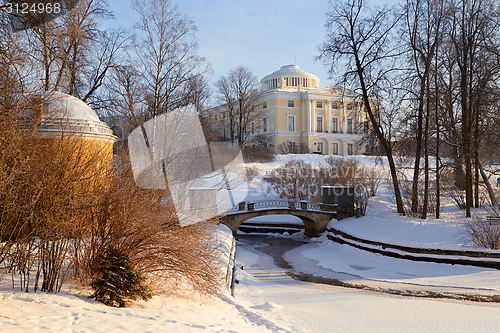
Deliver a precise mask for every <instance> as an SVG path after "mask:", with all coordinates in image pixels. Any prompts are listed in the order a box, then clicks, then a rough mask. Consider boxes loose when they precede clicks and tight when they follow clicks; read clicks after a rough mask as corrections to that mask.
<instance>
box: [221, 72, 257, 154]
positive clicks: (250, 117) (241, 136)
mask: <svg viewBox="0 0 500 333" xmlns="http://www.w3.org/2000/svg"><path fill="white" fill-rule="evenodd" d="M215 87H216V89H217V92H218V93H219V100H220V101H221V102H222V103H223V107H224V108H225V109H226V110H227V112H228V116H229V117H228V118H229V120H228V121H229V133H230V138H231V142H234V141H235V139H236V138H237V139H238V144H239V145H240V147H242V146H243V145H244V144H245V142H246V141H247V140H248V138H249V136H250V131H249V129H248V127H249V126H250V122H251V121H254V120H256V119H258V114H257V112H255V110H256V108H257V102H258V97H257V91H256V87H257V77H256V76H255V75H254V74H253V73H252V72H251V71H250V69H248V68H247V67H244V66H238V67H236V68H235V69H233V70H232V71H230V72H229V75H228V76H227V77H225V76H222V77H221V78H220V79H219V80H218V81H217V82H216V83H215Z"/></svg>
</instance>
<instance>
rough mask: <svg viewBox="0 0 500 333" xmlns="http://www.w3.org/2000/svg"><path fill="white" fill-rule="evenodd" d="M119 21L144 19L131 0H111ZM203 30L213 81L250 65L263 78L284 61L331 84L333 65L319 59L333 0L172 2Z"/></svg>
mask: <svg viewBox="0 0 500 333" xmlns="http://www.w3.org/2000/svg"><path fill="white" fill-rule="evenodd" d="M108 2H109V4H110V7H111V9H112V10H113V11H114V13H115V20H114V22H113V25H115V26H123V27H126V28H127V27H128V28H131V27H132V26H133V24H134V23H136V22H137V21H138V18H137V16H136V14H135V13H134V12H133V10H132V9H131V6H130V1H127V0H108ZM172 3H174V4H176V5H177V6H178V8H179V11H180V12H181V13H183V14H186V15H188V16H190V17H191V19H192V20H193V21H194V23H195V25H196V27H197V28H198V32H197V38H198V42H199V54H200V55H201V56H203V57H205V58H206V60H207V61H208V62H209V63H210V64H211V65H212V69H213V77H212V82H214V81H216V80H217V79H218V78H219V77H220V76H222V75H226V74H227V73H228V72H229V71H230V70H231V69H233V68H235V67H236V66H239V65H244V66H246V67H248V68H250V70H251V71H252V72H253V73H254V74H255V75H256V76H257V78H258V80H259V81H260V80H261V79H262V78H263V77H264V76H266V75H267V74H270V73H272V72H274V71H276V70H278V69H279V68H280V67H281V66H283V65H288V64H296V65H298V66H299V67H300V68H301V69H304V70H306V71H308V72H310V73H312V74H315V75H317V76H318V77H319V78H320V85H321V87H324V86H325V85H330V84H331V83H332V82H331V80H329V79H328V74H327V67H326V66H325V65H323V63H322V62H320V61H318V62H314V57H315V56H316V55H317V54H318V46H319V45H320V44H321V43H322V42H323V41H324V38H325V27H324V25H325V21H326V11H327V10H328V0H236V1H235V0H210V1H209V0H172Z"/></svg>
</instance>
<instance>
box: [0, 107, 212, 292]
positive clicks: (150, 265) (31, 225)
mask: <svg viewBox="0 0 500 333" xmlns="http://www.w3.org/2000/svg"><path fill="white" fill-rule="evenodd" d="M2 102H5V99H4V100H2ZM14 102H15V103H9V104H8V105H1V106H0V109H1V112H2V113H1V116H0V133H1V134H0V274H2V275H3V274H12V284H13V287H20V288H21V289H22V290H25V291H29V290H32V291H37V290H42V291H54V292H55V291H58V290H59V289H60V288H61V284H62V283H63V281H64V280H65V279H66V278H72V279H76V280H78V281H80V282H81V283H82V284H84V285H85V284H88V283H89V282H90V281H91V279H92V278H93V277H95V276H98V275H99V274H101V272H100V271H99V268H98V265H97V264H96V258H98V257H99V256H101V255H102V254H103V253H105V251H106V250H107V249H109V248H110V247H113V248H117V249H119V250H120V251H122V252H123V253H125V254H126V255H127V256H128V257H129V258H130V259H131V262H132V265H133V267H134V269H136V270H137V271H138V272H140V274H141V275H142V276H145V277H146V280H145V283H146V285H147V286H148V288H150V289H152V290H153V291H156V292H160V291H168V290H174V289H175V288H176V287H177V285H178V284H180V285H182V286H189V285H190V286H191V287H193V288H194V289H195V290H197V291H199V292H201V293H208V294H213V293H218V292H219V289H218V288H219V287H218V286H219V285H220V284H219V281H218V279H219V278H220V277H219V274H218V273H217V267H218V266H217V263H216V261H217V259H218V255H219V246H218V243H217V241H216V240H215V238H214V232H213V231H214V228H215V224H214V223H209V222H207V223H203V224H196V225H192V226H188V227H181V226H180V225H179V223H178V221H177V218H176V214H175V210H174V208H173V207H172V205H170V204H169V201H168V199H167V197H168V196H167V193H165V191H158V190H144V189H141V188H139V187H137V186H136V185H135V182H134V179H133V175H132V171H131V167H130V163H129V162H128V160H127V155H126V154H125V153H123V152H121V153H120V154H119V155H117V156H115V161H114V165H113V167H107V168H106V167H104V165H105V164H103V160H102V158H105V157H103V154H102V153H103V152H100V151H94V152H89V150H88V146H87V145H86V144H84V143H82V141H80V140H78V137H75V136H71V135H68V136H67V137H65V136H61V138H60V140H44V139H40V138H39V137H38V136H37V135H36V124H31V123H29V122H26V121H25V119H23V118H22V117H20V115H21V114H22V110H23V109H25V108H26V105H23V102H22V100H21V99H20V100H18V101H14ZM110 162H111V161H110ZM109 165H110V166H111V163H110V164H109Z"/></svg>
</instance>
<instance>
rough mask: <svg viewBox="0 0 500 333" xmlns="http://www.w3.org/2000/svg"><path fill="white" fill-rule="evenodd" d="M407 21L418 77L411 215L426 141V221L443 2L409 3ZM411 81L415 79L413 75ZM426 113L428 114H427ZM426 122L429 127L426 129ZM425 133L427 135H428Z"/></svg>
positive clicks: (419, 0) (415, 205)
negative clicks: (434, 66) (434, 74)
mask: <svg viewBox="0 0 500 333" xmlns="http://www.w3.org/2000/svg"><path fill="white" fill-rule="evenodd" d="M404 13H405V21H406V30H407V34H404V35H403V40H408V42H407V44H408V46H409V50H410V52H409V55H410V59H411V63H412V71H413V72H414V73H415V78H416V82H415V83H416V85H417V86H418V88H417V89H416V91H415V98H416V101H417V115H416V118H417V130H416V151H415V166H414V169H413V186H412V196H411V201H412V204H411V212H412V213H413V214H415V213H416V212H417V208H418V180H419V173H420V158H421V154H422V143H423V142H422V140H423V141H424V144H423V146H424V156H425V161H426V162H425V178H426V183H425V184H426V185H425V195H424V209H423V212H422V218H426V216H427V209H426V206H427V198H428V178H429V173H428V170H429V168H428V156H429V155H428V140H427V138H428V133H429V123H428V120H429V117H430V113H429V109H430V104H429V103H430V93H429V92H430V90H429V87H430V84H431V83H430V73H431V65H432V60H433V58H434V55H435V53H436V49H437V45H438V43H439V42H440V40H441V36H442V31H441V29H442V26H443V21H444V19H445V7H444V4H443V2H442V1H433V0H430V1H428V0H407V1H406V6H405V10H404ZM410 77H412V76H411V75H410ZM424 109H425V114H424ZM424 119H425V126H424ZM424 132H425V135H424Z"/></svg>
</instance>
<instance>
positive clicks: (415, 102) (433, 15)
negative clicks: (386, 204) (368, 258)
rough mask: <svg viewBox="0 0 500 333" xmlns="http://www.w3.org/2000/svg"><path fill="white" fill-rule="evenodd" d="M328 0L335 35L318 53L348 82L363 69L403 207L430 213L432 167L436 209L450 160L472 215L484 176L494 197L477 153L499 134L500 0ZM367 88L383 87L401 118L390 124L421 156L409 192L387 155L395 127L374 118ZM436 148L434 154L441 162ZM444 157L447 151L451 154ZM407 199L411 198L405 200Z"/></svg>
mask: <svg viewBox="0 0 500 333" xmlns="http://www.w3.org/2000/svg"><path fill="white" fill-rule="evenodd" d="M330 4H331V10H330V12H329V13H328V21H327V23H328V31H329V35H328V38H327V41H326V42H325V43H324V44H323V46H322V47H321V49H320V52H321V53H320V56H319V58H321V59H323V60H325V61H326V62H327V63H329V64H330V65H331V71H330V72H331V74H333V73H340V74H341V78H342V80H343V82H349V81H347V80H345V79H346V78H347V77H351V78H352V77H356V78H357V79H358V80H357V82H358V84H357V88H358V89H359V90H360V91H361V93H362V95H363V100H364V104H365V105H367V106H368V108H367V110H366V111H367V112H368V115H369V117H370V121H371V122H372V125H373V127H374V131H375V134H376V136H377V138H378V140H379V142H380V143H381V145H382V147H383V148H384V151H385V154H386V155H387V157H388V160H389V165H390V167H391V174H392V178H393V183H394V191H395V196H396V205H397V210H398V212H400V213H403V212H406V213H408V214H411V215H419V216H420V217H422V218H426V217H427V212H428V211H429V209H428V208H427V206H428V203H429V198H430V195H431V194H430V191H431V176H430V173H431V171H432V169H433V168H434V175H435V177H434V178H435V192H436V198H437V209H436V217H439V205H440V195H441V193H440V192H441V189H440V186H441V185H440V184H441V173H442V172H443V170H444V169H445V168H451V169H452V170H453V174H454V184H455V186H457V187H458V188H459V189H461V190H463V191H465V205H464V208H465V211H466V216H470V215H471V211H470V209H471V207H473V206H476V207H478V206H479V205H480V199H479V197H480V192H481V191H482V190H481V188H480V182H481V180H480V178H482V181H484V183H485V187H486V189H487V193H488V196H489V200H490V202H491V203H492V204H493V205H498V202H497V199H496V197H495V193H494V191H493V189H492V186H491V184H490V182H489V175H488V174H487V173H486V172H482V171H481V169H482V163H481V158H480V156H481V154H484V155H486V156H488V157H490V156H492V155H491V153H490V152H491V148H489V147H493V146H494V145H495V144H494V143H493V142H497V141H495V140H496V139H493V137H495V135H494V134H493V133H494V132H495V127H494V126H492V124H494V123H495V121H492V118H491V115H493V114H498V109H499V108H498V97H499V96H500V94H499V92H500V87H499V85H498V82H499V80H498V79H499V77H500V76H499V74H500V66H499V62H498V60H499V54H500V45H499V42H498V41H499V32H500V16H499V15H498V13H497V11H496V10H495V9H494V8H497V6H498V4H497V3H496V2H495V1H490V0H471V1H468V0H467V1H466V0H464V1H458V2H457V1H447V0H407V1H406V2H405V4H404V5H403V6H402V7H401V9H400V10H398V11H395V10H394V9H386V8H382V9H371V8H369V7H368V6H367V4H366V1H364V0H338V1H331V3H330ZM396 31H397V34H396V33H395V32H396ZM342 60H344V62H342ZM346 68H347V69H346ZM389 80H390V81H389ZM389 82H390V84H387V83H389ZM395 91H399V92H398V93H397V94H396V93H394V92H395ZM384 93H385V94H384ZM389 94H390V95H396V96H400V100H399V102H397V104H398V105H391V104H387V102H388V101H391V102H393V100H392V98H385V100H384V97H388V96H389ZM371 96H375V97H382V101H383V103H386V105H385V106H384V108H383V109H385V110H387V109H392V110H399V111H398V112H392V113H391V114H392V116H391V117H392V121H391V125H392V126H394V125H395V124H397V123H399V124H400V126H399V127H398V128H394V127H393V128H392V130H398V131H399V133H406V134H407V135H406V138H404V139H403V138H402V136H401V135H400V137H399V138H398V139H399V140H402V139H403V140H405V141H404V142H405V143H404V145H406V146H407V147H411V148H410V149H409V150H408V153H409V154H411V155H412V156H413V157H414V158H415V159H414V166H413V177H412V180H411V182H412V189H411V191H410V192H409V193H410V200H400V199H402V198H400V195H399V194H398V192H400V190H399V189H398V186H397V184H398V179H397V178H398V176H397V174H396V172H395V166H394V165H393V163H391V160H392V159H393V158H392V155H393V147H394V146H393V144H392V143H391V141H390V140H389V139H390V138H391V133H387V131H385V133H384V131H383V126H381V125H383V124H381V123H379V122H378V121H377V119H373V117H372V114H373V112H370V111H371V110H370V107H371V105H370V104H369V103H368V101H369V97H371ZM490 140H491V141H490ZM430 156H434V157H435V161H436V162H435V166H433V165H432V163H430V159H429V158H430ZM497 156H498V155H497ZM442 157H449V158H451V160H452V163H451V164H450V163H448V162H445V161H444V160H443V159H442ZM421 158H423V159H424V163H423V167H422V166H421ZM483 171H484V170H483ZM492 171H493V172H494V170H492ZM422 174H423V182H421V181H420V179H421V177H422ZM422 183H423V185H422ZM421 187H423V190H422V191H421V190H420V189H421ZM405 193H408V192H406V191H405ZM432 195H434V194H432ZM404 202H409V203H410V205H409V206H408V207H405V206H404V204H403V203H404Z"/></svg>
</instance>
